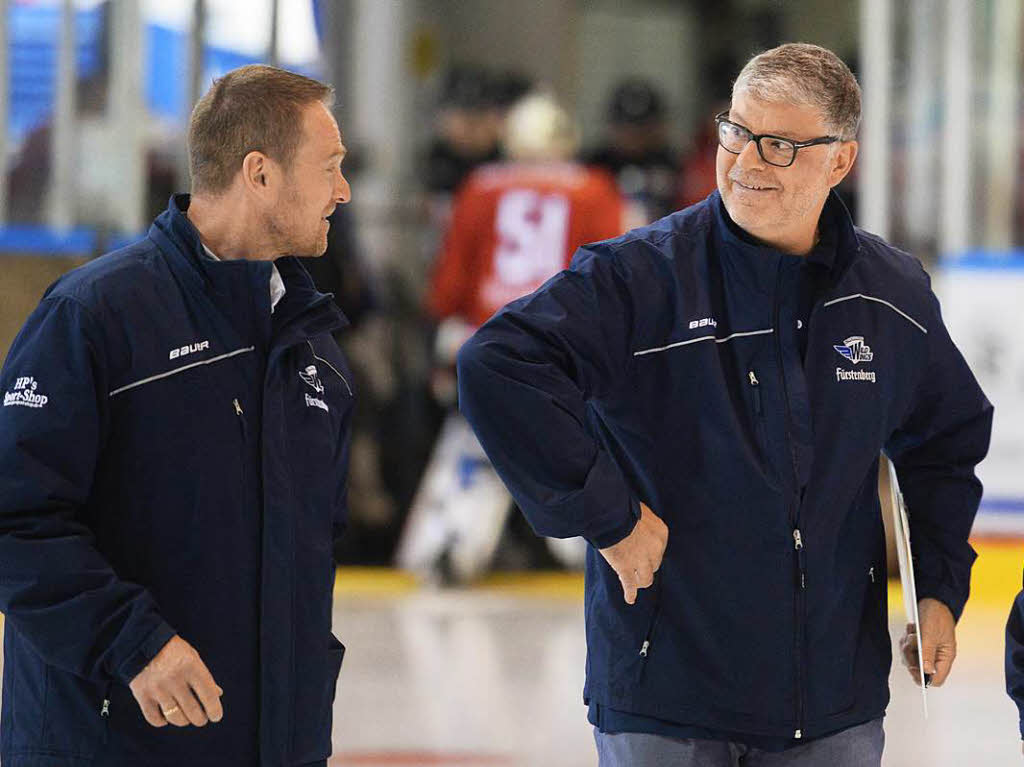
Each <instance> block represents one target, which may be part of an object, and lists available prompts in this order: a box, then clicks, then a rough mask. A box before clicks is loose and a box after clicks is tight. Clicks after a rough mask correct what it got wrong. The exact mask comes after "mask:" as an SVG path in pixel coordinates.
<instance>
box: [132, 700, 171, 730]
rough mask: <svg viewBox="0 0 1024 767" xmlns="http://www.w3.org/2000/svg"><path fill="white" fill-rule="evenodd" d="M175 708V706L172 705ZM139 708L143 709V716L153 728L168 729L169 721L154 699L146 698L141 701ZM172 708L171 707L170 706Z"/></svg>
mask: <svg viewBox="0 0 1024 767" xmlns="http://www.w3.org/2000/svg"><path fill="white" fill-rule="evenodd" d="M170 705H171V706H173V705H174V704H173V703H172V704H170ZM139 708H141V709H142V716H143V717H145V719H146V722H148V723H149V724H150V725H152V726H153V727H166V726H167V719H166V717H164V715H163V712H162V711H161V710H160V706H159V705H158V704H157V702H156V700H155V699H153V698H145V699H143V700H140V701H139ZM168 708H170V706H168Z"/></svg>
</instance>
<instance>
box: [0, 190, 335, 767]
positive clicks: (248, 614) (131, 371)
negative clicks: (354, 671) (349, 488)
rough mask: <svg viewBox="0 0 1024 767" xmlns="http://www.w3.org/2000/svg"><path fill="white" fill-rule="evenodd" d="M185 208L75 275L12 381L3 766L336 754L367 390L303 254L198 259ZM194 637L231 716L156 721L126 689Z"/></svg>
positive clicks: (172, 763) (181, 204)
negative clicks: (345, 598) (280, 286)
mask: <svg viewBox="0 0 1024 767" xmlns="http://www.w3.org/2000/svg"><path fill="white" fill-rule="evenodd" d="M187 205H188V198H187V197H185V196H181V197H177V198H174V199H172V201H171V204H170V206H169V208H168V210H167V211H166V212H165V213H163V214H162V215H161V216H160V217H159V218H157V219H156V221H155V223H154V224H153V226H152V227H151V228H150V230H149V234H148V236H147V237H146V238H145V239H143V240H141V241H140V242H137V243H135V244H133V245H131V246H129V247H127V248H125V249H123V250H119V251H117V252H114V253H111V254H109V255H106V256H103V257H101V258H98V259H96V260H95V261H93V262H91V263H89V264H87V265H85V266H83V267H81V268H79V269H76V270H74V271H73V272H70V273H69V274H67V275H65V276H64V277H62V278H61V279H60V280H58V281H57V282H56V283H55V284H54V285H53V286H52V287H51V288H50V289H49V290H48V291H47V293H46V295H45V297H44V298H43V300H42V302H41V303H40V305H39V307H38V308H37V309H36V310H35V312H33V314H32V315H31V316H30V317H29V319H28V321H27V322H26V324H25V326H24V328H23V329H22V331H21V333H20V334H19V335H18V337H17V339H16V340H15V342H14V345H13V346H12V348H11V350H10V352H9V354H8V357H7V360H6V363H5V365H4V368H3V373H2V375H0V391H2V392H3V393H4V404H3V406H2V407H0V612H3V613H4V614H5V615H6V626H5V636H4V675H3V718H2V723H0V759H2V762H3V765H4V767H57V765H60V766H61V767H67V765H86V764H88V765H94V766H95V767H109V766H112V765H132V767H139V765H146V767H181V765H190V767H205V766H207V765H208V766H209V767H213V765H217V766H218V767H223V765H226V764H231V765H260V766H261V767H280V766H282V765H289V766H290V765H300V764H323V763H324V762H325V760H326V758H327V756H328V755H329V754H330V750H331V707H332V700H333V698H334V689H335V681H336V678H337V675H338V671H339V669H340V666H341V660H342V655H343V652H344V648H343V647H342V645H341V644H340V643H339V642H338V640H337V639H336V638H335V637H334V636H333V634H332V633H331V612H332V610H331V599H332V588H333V580H334V563H333V559H332V555H331V551H332V544H333V539H334V537H335V536H336V535H337V534H338V533H339V532H340V530H341V528H342V526H343V523H344V514H345V500H344V497H345V476H346V469H347V454H348V435H349V422H350V418H351V412H352V404H353V399H352V390H351V388H350V382H351V380H352V377H351V375H350V374H349V372H348V369H347V368H346V366H345V362H344V360H343V359H342V355H341V352H340V350H339V349H338V347H337V345H336V343H335V342H334V340H333V339H332V337H331V332H332V331H334V330H336V329H338V328H339V327H341V326H342V325H344V324H345V321H344V318H343V317H342V315H341V313H340V312H339V311H338V310H337V308H336V307H335V306H334V305H333V303H332V302H331V299H330V296H328V295H323V294H320V293H318V292H317V291H316V290H315V288H314V287H313V284H312V282H311V280H310V279H309V276H308V275H307V274H306V272H305V270H304V269H303V268H302V267H301V266H300V265H299V264H298V263H297V262H296V261H295V260H294V259H291V258H281V259H278V260H277V261H276V264H277V266H278V269H279V270H280V272H281V275H282V277H283V279H284V282H285V286H286V288H287V293H286V294H285V296H284V297H283V299H282V300H281V301H280V302H279V303H278V304H277V307H276V309H275V311H274V312H273V314H271V311H270V294H269V288H268V281H269V277H270V270H271V265H270V263H269V262H254V261H225V262H215V261H212V260H210V259H207V258H205V257H204V256H203V254H202V248H201V245H200V241H199V238H198V234H197V233H196V231H195V229H194V228H193V227H192V225H191V224H190V223H189V221H188V220H187V219H186V218H185V216H184V215H183V214H182V212H181V209H183V208H187ZM175 633H177V634H179V635H180V636H181V637H182V638H183V639H185V640H186V641H188V642H189V643H190V644H192V646H193V647H195V648H196V650H197V651H198V652H199V654H200V656H201V657H202V659H203V661H204V662H205V663H206V665H207V666H208V667H209V669H210V671H211V673H212V674H213V676H214V678H215V679H216V681H217V683H218V684H219V685H220V686H221V687H222V688H223V689H224V697H223V699H222V700H223V704H224V710H225V713H224V719H223V721H221V722H220V723H217V724H211V725H208V726H207V727H205V728H202V729H199V728H195V727H188V728H184V729H178V728H176V727H173V726H168V727H165V728H162V729H157V728H154V727H151V726H150V725H148V724H147V723H146V722H145V720H144V719H143V717H142V713H141V711H140V710H139V707H138V704H137V703H136V702H135V699H134V698H133V696H132V694H131V691H130V690H129V688H128V686H127V685H128V683H129V682H130V681H131V679H132V678H133V677H134V676H135V675H136V674H137V673H138V672H139V671H140V670H142V668H143V667H144V666H145V665H146V664H147V663H148V662H149V660H150V659H151V658H153V657H154V656H155V655H156V653H157V652H159V650H160V649H161V648H162V647H163V645H164V644H165V643H166V642H167V640H168V639H169V638H170V637H171V636H172V635H174V634H175Z"/></svg>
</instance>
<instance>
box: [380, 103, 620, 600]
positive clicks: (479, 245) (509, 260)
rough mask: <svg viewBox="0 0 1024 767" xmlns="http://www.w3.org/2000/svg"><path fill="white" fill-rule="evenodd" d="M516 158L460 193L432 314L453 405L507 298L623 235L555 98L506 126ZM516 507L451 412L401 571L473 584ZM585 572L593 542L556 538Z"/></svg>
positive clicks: (442, 389) (439, 393) (444, 393)
mask: <svg viewBox="0 0 1024 767" xmlns="http://www.w3.org/2000/svg"><path fill="white" fill-rule="evenodd" d="M504 148H505V151H506V153H507V156H508V158H509V160H508V161H507V162H503V163H495V164H491V165H486V166H483V167H482V168H480V169H478V170H477V171H475V172H474V173H473V174H472V175H471V176H470V177H469V178H468V179H467V180H466V183H465V185H464V186H463V187H462V188H461V189H460V191H459V192H458V194H457V195H456V199H455V205H454V210H453V212H452V221H451V225H450V227H449V229H448V232H447V235H446V237H445V242H444V245H443V248H442V252H441V254H440V257H439V260H438V264H437V268H436V271H435V273H434V278H433V283H432V286H431V289H430V291H429V295H428V299H427V300H428V309H429V311H430V313H431V315H432V316H433V317H434V318H435V319H436V320H437V322H438V323H439V324H438V331H437V336H436V343H435V350H434V351H435V374H434V376H433V380H432V389H433V391H434V394H435V396H436V397H437V398H438V400H439V401H442V402H444V403H445V404H447V405H449V406H452V405H454V403H455V390H456V387H455V355H456V353H457V352H458V350H459V347H460V346H461V345H462V342H463V341H465V340H466V339H467V338H469V336H470V335H471V334H472V333H473V332H474V331H475V330H476V328H477V327H478V326H479V325H481V324H482V323H483V322H484V321H486V320H487V319H488V318H489V317H490V316H491V315H492V314H494V312H496V311H497V310H498V309H500V308H501V307H502V306H504V305H505V304H506V303H508V302H509V301H512V300H514V299H516V298H519V297H521V296H524V295H526V294H528V293H531V292H533V291H534V290H536V289H537V288H539V287H540V286H541V285H542V284H544V282H545V281H547V280H548V278H550V277H552V276H554V275H555V274H557V273H558V272H560V271H561V270H562V269H564V268H566V267H567V266H568V265H569V262H570V260H571V258H572V255H573V253H574V252H575V250H576V248H578V247H579V246H581V245H583V244H586V243H589V242H594V241H598V240H604V239H608V238H610V237H614V236H617V235H618V234H620V233H621V231H622V216H623V201H622V198H621V196H620V195H619V192H618V191H617V189H616V187H615V183H614V181H613V179H612V177H611V176H610V175H608V174H607V173H605V172H604V171H600V170H595V169H588V168H586V167H584V166H582V165H579V164H577V163H575V162H572V161H571V159H570V158H572V157H573V156H574V155H575V153H576V151H577V148H578V134H577V130H576V128H575V126H574V124H573V122H572V119H571V118H570V117H569V115H568V114H567V113H566V112H565V110H563V109H562V108H561V107H560V106H559V105H558V104H557V103H556V102H555V100H554V99H552V98H551V97H550V96H547V95H541V94H532V95H528V96H526V97H525V98H524V99H522V100H521V101H520V102H519V103H518V104H517V105H516V106H515V107H513V108H512V109H511V110H510V112H509V115H508V118H507V120H506V128H505V136H504ZM511 506H512V501H511V498H510V497H509V495H508V493H507V491H506V490H505V488H504V486H503V485H502V483H501V480H500V479H499V478H498V476H497V475H496V474H495V473H494V470H493V469H492V468H491V465H490V463H489V462H488V460H487V457H486V456H485V455H484V452H483V450H482V448H481V447H480V445H479V443H478V442H477V440H476V437H474V436H473V433H472V431H471V430H470V428H469V426H468V425H467V424H466V422H465V420H464V419H463V418H462V416H461V415H459V413H458V412H457V411H456V410H454V409H452V411H451V413H450V414H449V416H448V417H447V420H446V422H445V424H444V427H443V428H442V430H441V434H440V437H439V438H438V441H437V446H436V448H435V450H434V454H433V456H432V457H431V460H430V463H429V465H428V467H427V470H426V472H425V473H424V478H423V480H422V483H421V485H420V489H419V491H418V493H417V495H416V498H415V499H414V501H413V505H412V510H411V513H410V515H409V521H408V523H407V525H406V529H405V531H404V534H403V539H402V541H401V543H400V545H399V550H398V563H399V565H400V566H402V567H404V568H407V569H410V570H413V571H414V572H417V573H418V574H420V575H421V576H423V577H424V578H426V579H428V580H435V579H439V578H445V579H451V580H454V581H457V582H466V581H468V580H472V579H473V578H475V577H477V576H478V575H480V574H481V573H482V572H484V571H485V570H486V568H487V567H488V565H489V563H490V561H491V558H492V556H493V554H494V551H495V549H496V547H497V545H498V541H499V540H500V538H501V534H502V531H503V529H504V525H505V520H506V518H507V516H508V512H509V510H510V509H511ZM549 545H550V546H551V549H552V553H554V554H555V556H556V557H557V558H558V559H559V560H560V561H562V562H563V563H565V564H567V565H569V566H574V567H575V566H581V565H582V562H583V558H584V554H585V544H584V543H583V541H582V540H581V539H580V540H575V541H572V540H570V541H568V542H566V541H556V540H553V539H552V540H551V541H549Z"/></svg>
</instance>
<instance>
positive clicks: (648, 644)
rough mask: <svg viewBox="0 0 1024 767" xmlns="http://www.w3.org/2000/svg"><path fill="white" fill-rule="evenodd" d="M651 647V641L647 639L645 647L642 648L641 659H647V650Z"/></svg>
mask: <svg viewBox="0 0 1024 767" xmlns="http://www.w3.org/2000/svg"><path fill="white" fill-rule="evenodd" d="M650 646H651V640H649V639H645V640H644V644H643V646H642V647H641V648H640V657H641V658H646V657H647V648H649V647H650Z"/></svg>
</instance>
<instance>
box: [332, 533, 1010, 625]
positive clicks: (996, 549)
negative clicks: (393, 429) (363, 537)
mask: <svg viewBox="0 0 1024 767" xmlns="http://www.w3.org/2000/svg"><path fill="white" fill-rule="evenodd" d="M972 544H973V545H974V548H975V549H976V550H977V552H978V561H977V562H976V563H975V565H974V569H973V571H972V574H971V598H970V602H969V604H968V607H969V608H971V607H975V608H976V607H981V606H984V607H988V608H994V609H999V610H1006V611H1009V608H1010V604H1011V602H1013V599H1014V597H1015V596H1016V594H1017V592H1018V591H1020V589H1021V568H1022V567H1024V540H1020V541H1017V540H1005V541H1004V540H985V539H981V540H975V541H972ZM418 587H419V586H418V583H417V581H416V578H415V577H414V576H413V575H411V574H409V573H405V572H402V571H399V570H394V569H391V568H385V567H379V568H372V567H339V568H338V572H337V577H336V578H335V581H334V593H335V596H401V595H404V594H409V593H411V592H414V591H416V589H417V588H418ZM470 588H471V589H472V590H473V591H486V592H496V593H502V594H509V595H513V596H525V597H538V598H543V599H560V600H561V599H580V600H582V598H583V575H582V574H580V573H567V572H551V571H536V572H504V573H492V574H490V575H488V576H486V577H484V578H483V579H481V580H480V581H479V582H477V583H475V584H473V585H472V586H471V587H470ZM889 603H890V609H892V610H900V609H902V604H903V601H902V596H901V589H900V583H899V579H895V580H893V581H890V584H889Z"/></svg>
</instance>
